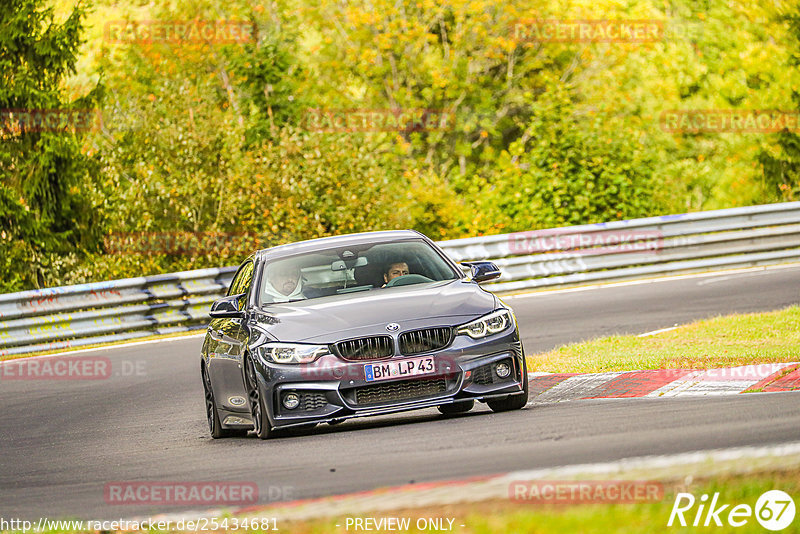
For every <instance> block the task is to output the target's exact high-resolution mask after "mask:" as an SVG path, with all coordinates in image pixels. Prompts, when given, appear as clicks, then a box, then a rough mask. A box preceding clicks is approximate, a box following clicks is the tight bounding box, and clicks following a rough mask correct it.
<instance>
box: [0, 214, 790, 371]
mask: <svg viewBox="0 0 800 534" xmlns="http://www.w3.org/2000/svg"><path fill="white" fill-rule="evenodd" d="M439 245H440V246H441V247H442V248H443V249H444V250H445V251H446V252H447V253H448V255H450V256H451V257H452V258H453V259H454V260H456V261H467V260H492V261H494V262H495V263H497V265H498V266H499V267H500V270H501V271H502V272H503V276H502V278H501V280H500V281H498V282H496V283H492V284H485V285H484V287H485V288H486V289H488V290H490V291H495V292H508V291H518V290H524V289H536V288H547V287H559V286H568V285H575V284H584V283H589V282H607V281H617V280H626V279H634V278H642V277H649V276H658V275H664V274H684V273H692V272H699V271H709V270H715V269H727V268H737V267H749V266H757V265H769V264H775V263H784V262H796V261H800V202H787V203H781V204H768V205H763V206H750V207H745V208H734V209H727V210H717V211H707V212H699V213H687V214H682V215H666V216H663V217H649V218H645V219H633V220H628V221H616V222H609V223H599V224H589V225H582V226H571V227H566V228H553V229H548V230H537V231H532V232H519V233H513V234H503V235H493V236H484V237H472V238H467V239H456V240H452V241H444V242H440V243H439ZM235 271H236V267H226V268H221V269H200V270H195V271H187V272H180V273H172V274H165V275H157V276H145V277H140V278H129V279H125V280H115V281H110V282H100V283H94V284H81V285H75V286H65V287H55V288H48V289H40V290H34V291H23V292H19V293H10V294H5V295H0V356H3V355H13V354H23V353H30V352H39V351H43V350H49V349H60V348H66V347H77V346H83V345H88V344H95V343H103V342H107V341H116V340H128V339H135V338H139V337H145V336H151V335H154V334H164V333H173V332H181V331H192V330H200V329H202V328H204V326H205V323H207V322H208V319H209V318H208V309H209V307H210V304H211V302H213V301H214V300H215V299H217V298H219V297H220V296H221V295H222V294H224V293H225V291H226V290H227V287H228V285H229V283H230V280H231V278H232V277H233V274H234V273H235Z"/></svg>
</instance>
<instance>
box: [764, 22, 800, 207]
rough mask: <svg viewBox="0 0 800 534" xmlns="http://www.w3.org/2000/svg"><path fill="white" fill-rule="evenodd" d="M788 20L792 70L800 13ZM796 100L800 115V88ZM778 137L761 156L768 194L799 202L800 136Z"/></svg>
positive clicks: (798, 59) (798, 56)
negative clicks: (791, 41) (792, 45)
mask: <svg viewBox="0 0 800 534" xmlns="http://www.w3.org/2000/svg"><path fill="white" fill-rule="evenodd" d="M785 19H786V21H787V23H788V24H789V26H790V28H791V33H792V35H793V37H794V39H795V41H794V44H795V49H794V53H793V55H792V56H791V59H790V61H789V68H792V69H797V67H798V66H800V12H795V13H793V14H789V15H786V17H785ZM792 97H793V100H794V104H795V107H796V111H795V113H797V114H798V115H800V89H795V90H794V91H793V94H792ZM775 137H776V139H775V141H776V142H775V144H774V145H772V146H770V147H767V148H765V149H764V150H762V151H761V153H760V154H759V161H760V163H761V165H762V167H763V173H764V186H765V189H766V194H767V195H768V196H769V200H771V201H775V200H790V201H793V200H798V199H800V135H798V134H797V131H796V130H795V131H790V130H789V129H786V130H784V131H782V132H779V133H778V134H777V135H776V136H775Z"/></svg>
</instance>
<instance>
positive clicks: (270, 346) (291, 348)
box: [258, 343, 330, 363]
mask: <svg viewBox="0 0 800 534" xmlns="http://www.w3.org/2000/svg"><path fill="white" fill-rule="evenodd" d="M258 352H259V354H260V355H261V357H262V358H263V359H265V360H267V361H269V362H275V363H311V362H313V361H314V360H316V359H317V358H319V357H320V356H324V355H325V354H330V351H329V350H328V346H327V345H302V344H299V343H267V344H266V345H261V346H260V347H258Z"/></svg>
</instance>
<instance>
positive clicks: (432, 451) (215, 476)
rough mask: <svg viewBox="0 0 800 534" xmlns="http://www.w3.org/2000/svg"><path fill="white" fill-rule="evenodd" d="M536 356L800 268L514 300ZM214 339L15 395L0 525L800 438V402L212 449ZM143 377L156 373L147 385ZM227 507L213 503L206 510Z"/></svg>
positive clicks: (730, 303)
mask: <svg viewBox="0 0 800 534" xmlns="http://www.w3.org/2000/svg"><path fill="white" fill-rule="evenodd" d="M508 302H509V303H510V304H511V305H512V306H513V307H514V309H515V311H516V314H517V318H518V320H519V322H520V324H521V330H522V334H523V341H524V344H525V348H526V350H527V352H528V353H529V354H531V353H535V352H539V351H542V350H547V349H549V348H552V347H554V346H557V345H561V344H564V343H568V342H573V341H579V340H581V339H588V338H593V337H596V336H600V335H607V334H612V333H643V332H647V331H651V330H656V329H659V328H665V327H670V326H673V325H674V324H676V323H677V324H681V323H685V322H688V321H691V320H694V319H698V318H704V317H709V316H713V315H718V314H726V313H732V312H745V311H762V310H772V309H779V308H782V307H785V306H788V305H791V304H797V303H800V267H792V268H784V269H775V270H768V271H760V272H750V273H740V274H735V275H731V274H725V275H720V276H713V277H703V278H689V279H679V280H670V281H662V282H657V283H647V284H640V285H628V286H616V287H605V288H598V289H592V290H586V291H576V292H559V293H550V294H547V293H545V294H536V295H531V296H528V295H526V296H518V297H514V298H511V299H509V300H508ZM201 342H202V341H201V339H200V338H193V339H184V340H174V341H168V342H162V343H154V344H146V345H139V346H133V347H124V348H111V349H107V350H103V351H98V352H94V353H91V354H93V355H98V356H105V357H108V358H110V360H111V362H112V371H113V372H112V376H111V378H109V379H107V380H96V381H30V380H15V381H8V380H3V381H1V382H0V406H2V408H3V409H2V410H1V411H0V517H3V518H6V519H8V518H22V519H31V520H36V519H38V518H39V517H43V516H44V517H48V518H51V519H52V518H57V517H78V518H85V519H89V518H91V519H114V518H119V517H132V516H145V515H152V514H156V513H163V512H180V511H183V510H184V509H185V506H183V507H163V506H162V507H153V506H148V505H126V506H109V505H107V504H106V503H105V501H104V497H103V488H104V486H105V484H106V483H108V482H119V481H176V482H192V481H249V482H255V483H257V484H258V486H259V495H260V502H261V503H263V504H266V503H268V502H270V500H275V499H278V500H289V499H298V498H311V497H320V496H325V495H332V494H338V493H344V492H351V491H360V490H368V489H373V488H377V487H381V486H388V485H399V484H405V483H409V482H412V481H413V482H425V481H434V480H443V479H452V478H459V477H466V476H472V475H485V474H492V473H498V472H505V471H512V470H519V469H527V468H538V467H549V466H557V465H568V464H577V463H587V462H597V461H610V460H615V459H620V458H625V457H631V456H643V455H651V454H670V453H677V452H687V451H694V450H701V449H710V448H724V447H732V446H746V445H766V444H775V443H782V442H788V441H796V440H798V439H800V393H778V394H753V395H742V396H731V397H717V398H711V397H708V398H678V399H652V400H650V399H615V400H584V401H573V402H566V403H559V404H553V405H546V406H535V407H532V406H529V407H528V408H526V409H525V410H522V411H519V412H515V413H506V414H493V413H491V412H489V411H488V410H487V409H486V408H485V407H484V406H483V405H479V407H478V408H476V410H474V411H473V412H470V413H469V414H467V415H466V416H462V417H457V418H452V419H443V418H441V417H440V416H439V415H438V412H436V411H435V410H423V411H417V412H409V413H406V414H400V415H395V416H384V417H380V418H375V419H368V420H354V421H349V422H347V423H344V424H341V425H339V426H336V427H329V426H326V425H323V426H321V427H318V428H317V429H315V430H314V431H310V432H304V433H303V432H295V433H293V434H292V435H290V436H287V437H281V438H278V439H275V440H272V441H270V442H261V441H259V440H257V439H255V438H238V439H229V440H211V439H210V438H209V437H208V433H207V430H206V425H205V418H204V417H205V416H204V408H203V402H202V386H201V383H200V379H199V371H198V368H199V363H198V362H199V348H200V345H201ZM133 369H138V370H139V371H140V372H138V373H137V372H132V370H133ZM210 507H213V506H199V507H198V508H199V509H204V508H210Z"/></svg>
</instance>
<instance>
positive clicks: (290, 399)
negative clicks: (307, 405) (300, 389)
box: [283, 393, 300, 410]
mask: <svg viewBox="0 0 800 534" xmlns="http://www.w3.org/2000/svg"><path fill="white" fill-rule="evenodd" d="M299 405H300V395H298V394H297V393H286V394H284V396H283V407H284V408H286V409H287V410H294V409H295V408H297V407H298V406H299Z"/></svg>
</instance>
